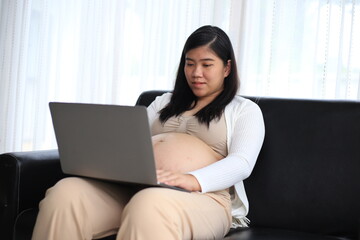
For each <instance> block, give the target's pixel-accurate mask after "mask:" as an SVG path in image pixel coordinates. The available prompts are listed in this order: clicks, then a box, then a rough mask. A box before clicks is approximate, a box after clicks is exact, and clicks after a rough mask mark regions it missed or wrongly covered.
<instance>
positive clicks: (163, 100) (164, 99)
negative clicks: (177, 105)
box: [151, 92, 172, 109]
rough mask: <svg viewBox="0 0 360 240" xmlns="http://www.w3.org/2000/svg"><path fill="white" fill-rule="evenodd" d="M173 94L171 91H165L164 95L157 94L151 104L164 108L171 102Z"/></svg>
mask: <svg viewBox="0 0 360 240" xmlns="http://www.w3.org/2000/svg"><path fill="white" fill-rule="evenodd" d="M171 96H172V93H171V92H165V93H163V94H162V95H159V96H157V97H156V98H155V100H154V101H153V102H152V103H151V105H152V106H154V107H155V108H157V109H160V108H163V107H164V106H165V105H166V104H168V103H169V102H170V99H171Z"/></svg>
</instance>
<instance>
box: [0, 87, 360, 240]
mask: <svg viewBox="0 0 360 240" xmlns="http://www.w3.org/2000/svg"><path fill="white" fill-rule="evenodd" d="M162 93H163V91H149V92H144V93H143V94H142V95H141V96H140V97H139V99H138V101H137V104H141V105H148V104H149V103H150V102H151V101H153V99H154V98H155V97H156V96H157V95H160V94H162ZM250 99H251V100H253V101H255V102H257V103H258V105H259V106H260V107H261V109H262V111H263V115H264V119H265V125H266V137H265V141H264V145H263V148H262V150H261V152H260V155H259V158H258V161H257V163H256V166H255V168H254V171H253V173H252V175H251V176H250V177H249V178H248V179H247V180H245V186H246V190H247V195H248V198H249V202H250V213H249V215H248V217H249V219H250V220H251V224H250V227H249V228H247V229H241V230H239V229H238V230H236V231H231V232H230V233H229V234H228V235H227V236H226V237H225V239H228V240H235V239H236V240H270V239H271V240H272V239H284V240H295V239H296V240H300V239H314V240H315V239H317V240H319V239H324V240H325V239H328V240H330V239H360V238H359V229H360V102H355V101H353V102H350V101H324V100H323V101H320V100H299V99H297V100H293V99H274V98H252V97H250ZM63 177H65V175H64V174H63V173H62V172H61V168H60V163H59V156H58V152H57V150H48V151H32V152H17V153H6V154H1V156H0V201H1V206H0V216H1V220H0V238H1V239H4V240H7V239H16V240H25V239H30V236H31V232H32V228H33V225H34V222H35V218H36V215H37V211H38V210H37V206H38V203H39V201H40V200H41V199H42V198H43V196H44V193H45V190H46V189H47V188H48V187H50V186H52V185H53V184H54V183H55V182H56V181H58V180H59V179H61V178H63ZM107 239H114V237H110V238H107Z"/></svg>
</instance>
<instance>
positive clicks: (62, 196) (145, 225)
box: [33, 26, 264, 240]
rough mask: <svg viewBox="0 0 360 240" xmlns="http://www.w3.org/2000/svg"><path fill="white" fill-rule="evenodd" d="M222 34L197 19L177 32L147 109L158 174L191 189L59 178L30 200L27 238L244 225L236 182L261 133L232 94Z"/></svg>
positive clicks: (210, 233)
mask: <svg viewBox="0 0 360 240" xmlns="http://www.w3.org/2000/svg"><path fill="white" fill-rule="evenodd" d="M238 82H239V81H238V76H237V71H236V61H235V57H234V52H233V49H232V45H231V42H230V40H229V38H228V36H227V35H226V33H225V32H223V31H222V30H221V29H219V28H217V27H213V26H204V27H201V28H199V29H198V30H196V31H195V32H194V33H193V34H191V35H190V36H189V38H188V39H187V41H186V43H185V46H184V49H183V53H182V56H181V59H180V65H179V69H178V73H177V77H176V82H175V87H174V90H173V92H172V93H166V94H164V95H162V96H160V97H157V98H156V100H155V101H154V102H153V103H152V104H151V105H150V106H149V107H148V115H149V122H150V127H151V131H152V135H153V146H154V153H155V160H156V166H157V174H158V181H159V182H163V183H166V184H168V185H172V186H177V187H181V188H184V189H186V190H189V191H191V193H187V192H182V191H177V190H172V189H165V188H146V189H143V190H140V191H137V192H135V191H134V190H132V189H130V188H129V187H128V186H121V185H117V184H111V183H105V182H101V181H96V180H88V179H82V178H67V179H63V180H61V181H59V182H58V183H57V184H56V185H55V186H54V187H52V188H51V189H49V190H48V191H47V194H46V197H45V198H44V200H42V202H41V203H40V211H39V215H38V218H37V222H36V225H35V228H34V233H33V239H34V240H42V239H93V238H94V239H96V238H101V237H104V236H107V235H111V234H117V240H129V239H130V240H131V239H146V240H149V239H156V240H159V239H164V240H165V239H166V240H171V239H217V238H221V237H223V236H224V235H225V234H226V233H227V232H228V231H229V229H230V227H239V226H240V227H241V226H246V225H247V220H246V218H245V216H246V214H247V213H248V201H247V198H246V195H245V190H244V185H243V182H242V181H243V180H244V179H245V178H247V177H248V176H249V175H250V173H251V171H252V169H253V167H254V165H255V162H256V158H257V156H258V153H259V151H260V148H261V145H262V142H263V138H264V123H263V118H262V114H261V111H260V109H259V107H258V106H257V105H256V104H255V103H253V102H251V101H250V100H246V99H244V98H242V97H240V96H236V93H237V91H238V85H239V84H238Z"/></svg>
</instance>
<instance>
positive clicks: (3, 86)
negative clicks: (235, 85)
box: [0, 0, 360, 153]
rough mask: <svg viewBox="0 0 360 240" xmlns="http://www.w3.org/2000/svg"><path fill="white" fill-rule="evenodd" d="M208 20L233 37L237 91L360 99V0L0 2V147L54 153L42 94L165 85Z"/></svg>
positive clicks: (104, 94) (131, 96) (120, 96)
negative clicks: (192, 37) (189, 39)
mask: <svg viewBox="0 0 360 240" xmlns="http://www.w3.org/2000/svg"><path fill="white" fill-rule="evenodd" d="M206 24H211V25H217V26H219V27H221V28H222V29H223V30H224V31H226V32H227V33H228V34H229V36H230V38H231V40H232V42H233V46H234V50H235V55H236V57H237V59H236V60H237V63H238V67H239V73H240V79H241V89H240V94H243V95H253V96H274V97H290V98H316V99H352V100H359V99H360V0H107V1H100V0H76V1H73V0H0V77H1V78H0V153H2V152H8V151H24V150H36V149H49V148H56V141H55V138H54V134H53V129H52V122H51V117H50V114H49V109H48V102H50V101H67V102H88V103H104V104H122V105H133V104H134V103H135V101H136V98H137V97H138V95H139V94H140V93H141V92H142V91H145V90H150V89H163V90H168V89H171V88H172V87H173V81H174V77H175V74H176V71H177V66H178V63H179V60H180V59H179V57H180V55H181V50H182V47H183V45H184V42H185V40H186V38H187V37H188V35H189V34H190V33H191V32H193V31H194V30H195V29H196V28H198V27H200V26H202V25H206Z"/></svg>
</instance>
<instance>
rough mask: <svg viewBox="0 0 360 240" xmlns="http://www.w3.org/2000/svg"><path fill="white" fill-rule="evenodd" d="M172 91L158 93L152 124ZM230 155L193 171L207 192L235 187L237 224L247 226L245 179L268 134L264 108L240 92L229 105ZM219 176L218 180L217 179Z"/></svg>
mask: <svg viewBox="0 0 360 240" xmlns="http://www.w3.org/2000/svg"><path fill="white" fill-rule="evenodd" d="M170 98H171V93H165V94H163V95H162V96H158V97H157V98H156V99H155V101H154V102H153V103H151V104H150V106H149V107H148V116H149V123H150V126H151V125H152V123H153V122H154V120H155V119H157V118H158V117H159V113H158V112H159V111H160V110H161V109H162V108H164V107H165V106H166V104H167V103H168V102H169V101H170ZM225 121H226V126H227V147H228V155H227V156H226V157H225V158H224V159H222V160H220V161H218V162H215V163H213V164H211V165H209V166H206V167H204V168H201V169H198V170H195V171H192V172H189V174H192V175H194V176H195V177H196V178H197V180H198V182H199V184H200V186H201V190H202V192H203V193H206V192H212V191H218V190H223V189H226V188H229V187H232V186H234V187H235V196H232V197H233V198H232V216H233V226H232V227H239V226H242V227H244V226H247V223H248V220H247V219H246V218H245V216H246V215H247V213H248V211H249V202H248V199H247V197H246V193H245V188H244V184H243V180H244V179H246V178H247V177H249V176H250V174H251V172H252V170H253V168H254V165H255V162H256V159H257V157H258V154H259V152H260V149H261V146H262V143H263V140H264V136H265V126H264V120H263V116H262V112H261V110H260V108H259V106H258V105H257V104H255V103H254V102H252V101H250V100H248V99H245V98H243V97H240V96H236V97H235V98H234V99H233V100H232V101H231V102H230V103H229V104H228V105H227V106H226V108H225ZM214 179H216V181H214Z"/></svg>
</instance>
